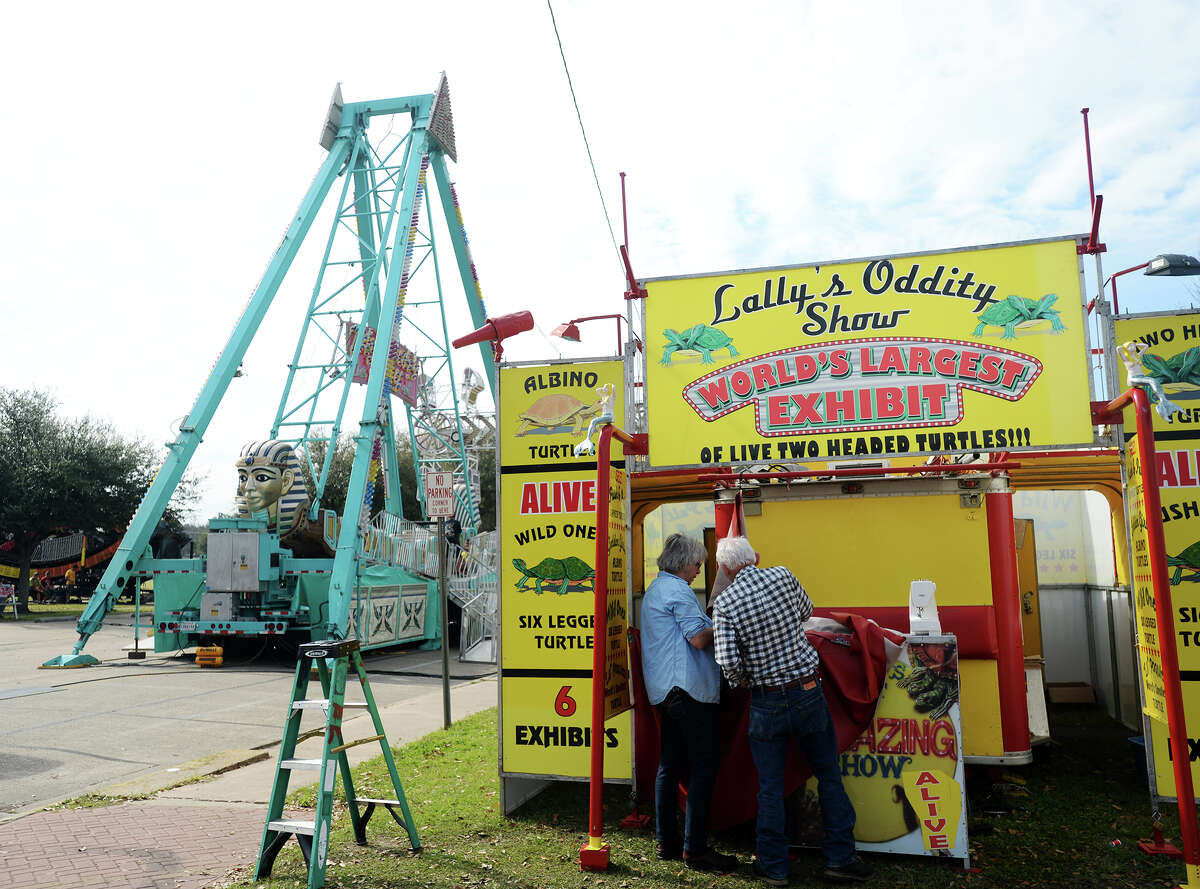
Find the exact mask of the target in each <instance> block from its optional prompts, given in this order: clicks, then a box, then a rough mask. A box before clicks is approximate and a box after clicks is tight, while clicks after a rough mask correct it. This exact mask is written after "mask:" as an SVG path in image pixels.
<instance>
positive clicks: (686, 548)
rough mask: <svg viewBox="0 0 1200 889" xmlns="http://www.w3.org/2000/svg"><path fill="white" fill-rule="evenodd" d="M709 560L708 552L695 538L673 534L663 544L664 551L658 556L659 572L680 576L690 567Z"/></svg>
mask: <svg viewBox="0 0 1200 889" xmlns="http://www.w3.org/2000/svg"><path fill="white" fill-rule="evenodd" d="M706 558H708V550H706V549H705V548H704V544H703V543H701V542H700V541H699V540H697V539H696V538H695V537H688V536H687V535H686V534H672V535H671V536H670V537H668V538H667V542H666V543H664V544H663V550H662V552H661V553H659V556H658V570H659V571H667V572H669V573H671V574H678V573H679V572H680V571H682V570H683V569H684V568H686V567H687V566H688V565H694V564H696V563H697V562H703V561H704V560H705V559H706Z"/></svg>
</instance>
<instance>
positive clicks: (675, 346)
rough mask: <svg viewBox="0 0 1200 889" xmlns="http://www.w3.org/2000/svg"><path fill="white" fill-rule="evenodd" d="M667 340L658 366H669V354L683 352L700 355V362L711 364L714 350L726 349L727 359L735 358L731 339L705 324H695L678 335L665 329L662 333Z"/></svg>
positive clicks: (735, 352) (735, 353)
mask: <svg viewBox="0 0 1200 889" xmlns="http://www.w3.org/2000/svg"><path fill="white" fill-rule="evenodd" d="M663 336H665V337H666V338H667V345H666V348H665V349H663V357H662V361H660V362H659V364H670V363H671V353H672V352H679V351H683V350H690V351H692V352H699V353H700V360H701V361H702V362H704V363H705V364H712V363H713V357H712V353H713V351H714V350H716V349H728V350H729V357H730V358H736V357H737V349H735V348H733V339H732V338H731V337H730V336H729V334H727V333H726V332H725V331H723V330H717V329H716V328H715V327H709V326H708V325H707V324H697V325H696V326H695V327H689V328H688V329H687V330H685V331H683V333H680V332H679V331H678V330H672V329H671V328H667V329H666V330H664V331H663Z"/></svg>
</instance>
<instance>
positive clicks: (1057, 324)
mask: <svg viewBox="0 0 1200 889" xmlns="http://www.w3.org/2000/svg"><path fill="white" fill-rule="evenodd" d="M1057 299H1058V295H1057V294H1055V293H1047V294H1046V295H1045V296H1043V297H1042V298H1041V299H1027V298H1026V297H1023V296H1010V297H1008V298H1007V299H1006V300H1004V302H998V303H996V304H995V305H991V306H988V307H987V308H986V309H984V310H983V312H982V313H981V314H980V315H979V326H978V327H976V328H975V333H974V334H972V336H979V335H980V334H981V333H983V329H984V328H985V327H1003V328H1004V333H1003V334H1002V335H1001V337H1000V338H1001V339H1004V340H1015V339H1016V338H1017V334H1016V330H1015V329H1014V328H1015V327H1016V326H1017V325H1018V324H1021V323H1023V322H1025V321H1039V320H1048V321H1049V322H1050V332H1051V333H1062V332H1063V331H1064V330H1066V329H1067V328H1065V327H1064V326H1063V323H1062V321H1060V320H1059V318H1058V309H1052V308H1050V307H1051V306H1052V305H1054V303H1055V301H1056V300H1057Z"/></svg>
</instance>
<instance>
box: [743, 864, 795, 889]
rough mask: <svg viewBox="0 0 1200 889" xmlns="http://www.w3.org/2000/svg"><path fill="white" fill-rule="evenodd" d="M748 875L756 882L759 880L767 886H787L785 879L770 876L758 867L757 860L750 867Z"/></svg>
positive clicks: (786, 879)
mask: <svg viewBox="0 0 1200 889" xmlns="http://www.w3.org/2000/svg"><path fill="white" fill-rule="evenodd" d="M750 873H751V875H753V877H754V878H755V879H756V880H760V881H761V882H763V883H766V884H767V885H768V886H786V885H787V884H788V878H787V877H783V878H780V877H773V876H771V875H770V874H768V873H767V872H766V871H764V870H763V869H762V868H761V867H759V866H758V861H757V860H755V862H754V863H753V864H751V865H750Z"/></svg>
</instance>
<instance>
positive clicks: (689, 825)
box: [654, 687, 719, 855]
mask: <svg viewBox="0 0 1200 889" xmlns="http://www.w3.org/2000/svg"><path fill="white" fill-rule="evenodd" d="M658 715H659V722H660V724H661V733H660V736H659V737H660V740H661V745H660V746H661V750H660V752H659V757H658V776H657V777H656V778H655V780H654V832H655V834H656V836H657V838H658V842H659V844H660V845H661V846H662V847H663V849H665V850H667V851H673V850H675V849H679V848H680V845H679V825H678V823H677V818H676V814H675V813H676V811H677V810H678V808H679V790H678V787H679V778H680V776H681V775H682V773H683V768H684V766H685V765H686V766H687V768H688V794H687V809H686V811H685V813H684V826H683V847H682V848H683V849H684V850H685V851H686V852H687V853H688V854H689V855H703V854H704V853H705V852H706V851H707V850H708V806H709V803H710V802H712V792H713V784H714V783H715V782H716V780H717V760H718V758H719V757H718V753H717V705H716V704H704V703H701V702H700V701H697V700H696V699H694V698H693V697H692V696H691V695H689V694H688V693H687V692H685V691H684V690H683V689H681V688H679V687H676V688H673V689H671V691H670V692H668V693H667V697H666V699H665V700H663V702H662V703H661V704H659V705H658Z"/></svg>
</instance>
